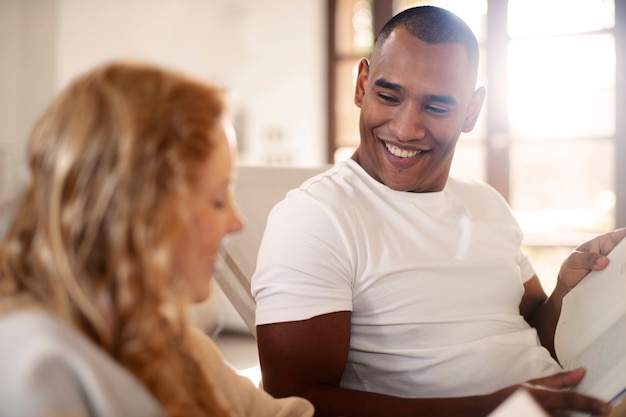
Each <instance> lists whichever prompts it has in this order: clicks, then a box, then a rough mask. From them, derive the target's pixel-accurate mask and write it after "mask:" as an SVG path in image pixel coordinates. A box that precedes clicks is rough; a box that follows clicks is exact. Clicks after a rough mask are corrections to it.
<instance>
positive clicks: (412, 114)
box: [391, 104, 426, 142]
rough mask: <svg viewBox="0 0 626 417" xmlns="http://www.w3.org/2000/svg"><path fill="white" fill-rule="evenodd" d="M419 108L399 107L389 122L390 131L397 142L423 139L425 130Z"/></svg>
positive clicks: (414, 106) (410, 106)
mask: <svg viewBox="0 0 626 417" xmlns="http://www.w3.org/2000/svg"><path fill="white" fill-rule="evenodd" d="M423 121H424V120H423V114H422V111H421V109H420V108H418V107H417V106H416V105H413V104H407V105H403V106H399V107H398V109H397V111H396V113H395V114H394V117H393V119H392V122H391V130H392V132H393V133H394V135H395V136H396V138H397V139H398V140H399V141H402V142H408V141H411V140H420V139H423V138H424V137H425V135H426V129H425V127H424V123H423Z"/></svg>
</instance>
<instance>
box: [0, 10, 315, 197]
mask: <svg viewBox="0 0 626 417" xmlns="http://www.w3.org/2000/svg"><path fill="white" fill-rule="evenodd" d="M325 37H326V29H325V10H324V2H322V1H319V0H298V1H293V0H264V1H257V0H2V1H0V92H1V93H0V164H1V165H0V187H2V188H0V194H1V193H2V189H6V188H7V186H10V184H11V183H12V182H14V181H15V180H16V178H17V177H18V176H20V174H19V173H20V172H22V171H23V170H24V169H23V167H24V149H25V143H26V141H27V138H28V134H29V132H30V129H31V127H32V124H33V123H34V121H35V119H36V117H37V116H38V115H39V114H40V113H41V111H42V110H43V109H44V107H45V105H46V104H47V103H48V102H49V101H50V100H51V98H52V97H53V95H54V94H56V93H57V92H58V91H60V90H61V89H62V88H63V87H64V86H65V85H66V84H67V83H68V82H69V81H70V80H71V79H72V78H73V77H74V76H76V75H77V74H79V73H81V72H83V71H85V70H87V69H89V68H91V67H93V66H94V65H97V64H99V63H102V62H104V61H108V60H111V59H117V58H130V59H139V60H144V61H150V62H154V63H157V64H160V65H164V66H167V67H171V68H174V69H178V70H182V71H185V72H188V73H190V74H193V75H195V76H199V77H201V78H205V79H207V80H210V81H212V82H215V83H217V84H219V85H222V86H224V87H226V88H227V89H228V90H229V92H230V93H231V98H232V102H233V109H234V113H235V116H236V128H237V130H238V133H239V135H240V147H241V151H242V162H243V163H249V164H266V163H285V164H291V165H303V166H305V165H308V166H311V165H319V164H322V163H324V159H325V155H326V139H325V137H324V135H325V133H326V130H325V123H326V122H325V109H324V103H325V102H324V97H325V90H326V89H325V65H326V63H325V56H326V55H325V52H324V48H325Z"/></svg>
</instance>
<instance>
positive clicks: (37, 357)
mask: <svg viewBox="0 0 626 417" xmlns="http://www.w3.org/2000/svg"><path fill="white" fill-rule="evenodd" d="M0 340H2V343H0V368H1V369H2V373H3V377H2V378H1V379H0V404H1V405H0V410H1V412H0V414H2V415H5V413H7V414H6V415H16V416H19V415H39V414H38V413H39V412H43V410H45V409H50V408H56V409H59V410H64V411H67V412H68V413H76V412H77V411H81V412H84V413H85V415H88V416H104V415H132V413H133V412H135V411H136V412H140V410H142V409H144V410H152V411H153V413H152V414H150V413H148V414H145V413H144V412H143V411H141V414H140V415H155V416H159V415H164V412H163V411H162V409H161V407H160V406H159V405H158V403H157V402H156V400H155V399H154V398H153V397H152V395H151V394H150V393H149V392H148V391H147V390H146V389H145V388H144V386H143V385H141V384H140V383H139V381H138V380H137V379H135V377H134V376H133V375H132V374H130V373H129V372H128V371H126V370H125V369H124V368H123V367H122V366H121V365H119V364H118V363H117V362H116V361H115V360H114V359H113V358H112V357H110V356H109V355H108V354H107V353H105V352H104V351H103V350H101V349H100V348H99V347H97V346H96V345H95V344H93V343H92V342H91V341H90V340H88V339H87V338H86V337H84V336H83V335H82V334H80V333H79V332H78V331H76V330H75V329H73V328H72V327H70V326H69V325H67V324H66V323H64V322H63V321H61V320H60V319H58V318H57V317H55V316H54V315H52V314H49V313H47V312H45V311H43V310H38V309H33V308H24V309H16V310H11V311H5V312H4V313H3V314H1V315H0ZM138 415H139V414H138Z"/></svg>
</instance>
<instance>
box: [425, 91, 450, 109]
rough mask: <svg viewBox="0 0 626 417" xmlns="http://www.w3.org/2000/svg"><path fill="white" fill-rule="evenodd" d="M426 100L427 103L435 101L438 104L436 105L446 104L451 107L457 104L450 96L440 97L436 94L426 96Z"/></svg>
mask: <svg viewBox="0 0 626 417" xmlns="http://www.w3.org/2000/svg"><path fill="white" fill-rule="evenodd" d="M426 99H427V100H428V101H435V102H438V103H442V104H448V105H453V106H456V105H457V104H458V102H457V101H456V99H455V98H454V97H452V96H442V95H438V94H428V95H427V96H426Z"/></svg>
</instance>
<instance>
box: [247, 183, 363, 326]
mask: <svg viewBox="0 0 626 417" xmlns="http://www.w3.org/2000/svg"><path fill="white" fill-rule="evenodd" d="M346 241H347V239H346V237H345V235H344V233H343V232H342V228H341V227H340V226H339V222H338V221H337V217H336V216H334V215H333V214H332V212H331V211H330V209H329V208H327V207H326V206H324V205H323V204H322V203H320V202H319V201H317V200H315V199H313V198H312V197H311V196H310V195H308V194H307V193H306V192H304V191H302V190H294V191H292V192H291V193H290V194H289V195H288V196H287V198H286V199H285V200H283V201H281V202H280V203H279V204H277V205H276V206H275V207H274V209H273V210H272V211H271V213H270V215H269V217H268V221H267V225H266V229H265V232H264V235H263V239H262V241H261V246H260V249H259V254H258V258H257V268H256V272H255V273H254V275H253V277H252V295H253V296H254V297H255V300H256V324H257V325H260V324H268V323H278V322H286V321H297V320H306V319H309V318H311V317H315V316H318V315H321V314H326V313H331V312H336V311H351V310H352V276H353V274H352V272H351V266H350V262H349V256H348V255H349V251H348V250H347V245H346Z"/></svg>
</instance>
